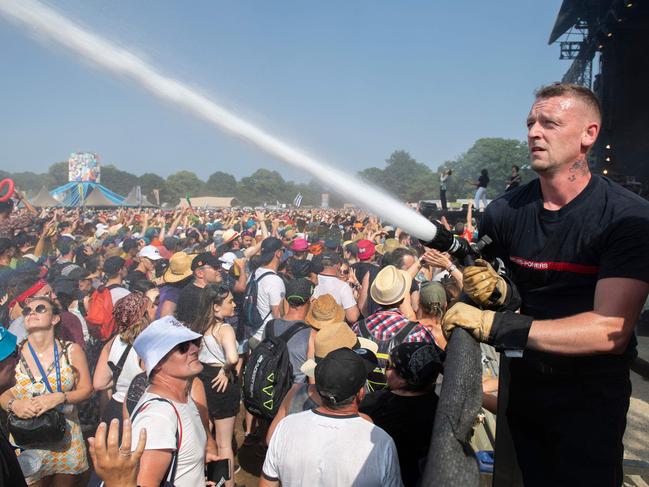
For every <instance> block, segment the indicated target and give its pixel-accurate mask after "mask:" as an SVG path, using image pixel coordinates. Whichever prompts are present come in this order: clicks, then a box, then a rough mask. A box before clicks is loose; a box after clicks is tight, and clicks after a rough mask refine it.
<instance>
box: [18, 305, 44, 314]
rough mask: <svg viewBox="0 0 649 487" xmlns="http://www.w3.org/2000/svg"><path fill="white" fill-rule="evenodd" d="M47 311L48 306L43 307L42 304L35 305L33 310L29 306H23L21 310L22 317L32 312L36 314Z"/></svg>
mask: <svg viewBox="0 0 649 487" xmlns="http://www.w3.org/2000/svg"><path fill="white" fill-rule="evenodd" d="M49 309H50V308H49V307H48V306H45V305H44V304H37V305H36V306H35V307H34V308H32V307H31V306H25V307H24V308H23V316H28V315H29V314H30V313H31V312H32V311H34V312H36V313H38V314H43V313H47V311H49Z"/></svg>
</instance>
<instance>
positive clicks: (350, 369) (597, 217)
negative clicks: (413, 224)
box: [0, 84, 649, 487]
mask: <svg viewBox="0 0 649 487" xmlns="http://www.w3.org/2000/svg"><path fill="white" fill-rule="evenodd" d="M600 120H601V118H600V112H599V104H598V102H597V99H596V98H595V96H594V94H593V93H592V92H590V91H589V90H587V89H585V88H583V87H580V86H575V85H566V84H555V85H551V86H549V87H545V88H542V89H541V90H539V92H538V93H537V94H536V99H535V102H534V105H533V106H532V109H531V111H530V114H529V116H528V121H527V125H528V143H529V147H530V153H531V167H532V169H533V170H535V171H536V172H537V174H538V175H539V178H538V179H536V180H533V181H531V182H530V183H528V184H526V185H524V186H521V187H517V185H518V184H519V182H520V178H518V168H513V169H512V178H511V179H510V181H509V186H510V188H508V189H511V190H510V191H507V192H506V193H505V194H504V195H503V196H502V197H500V198H497V199H496V200H494V201H493V202H492V203H490V204H489V205H488V206H487V208H486V209H485V210H484V212H483V213H482V217H481V221H480V222H479V225H478V222H476V221H475V219H474V218H473V215H472V213H471V212H472V208H471V207H470V206H469V208H468V210H467V211H468V213H467V215H466V217H465V216H464V215H462V218H461V221H457V222H455V221H453V222H450V223H449V222H448V221H446V218H445V217H441V218H440V220H439V221H434V222H433V224H434V225H435V226H436V233H435V237H434V238H433V240H432V241H430V242H426V243H425V245H423V244H422V243H421V242H420V241H418V240H417V239H416V238H413V237H411V236H410V235H408V234H407V233H406V232H404V231H403V230H402V229H400V228H399V227H398V226H394V223H398V222H381V221H380V220H379V219H378V218H377V217H375V216H372V215H367V214H365V213H364V212H362V211H360V210H329V209H286V210H281V209H280V210H273V211H265V210H260V211H252V210H248V211H247V210H245V209H227V210H208V209H202V210H198V209H193V208H188V209H185V210H140V209H120V210H89V209H82V208H76V209H55V208H51V209H43V210H41V211H38V210H36V209H35V208H33V207H32V206H31V205H30V204H29V202H28V201H27V200H25V199H24V197H23V196H22V194H20V193H19V192H16V194H15V203H14V201H13V200H8V201H4V202H1V203H0V324H2V326H1V327H0V391H1V395H0V406H1V408H2V410H3V411H4V413H6V414H5V416H6V419H5V421H4V422H3V423H4V425H3V426H4V427H3V428H2V434H1V435H0V483H2V485H11V486H22V485H36V486H44V487H47V486H57V487H58V486H72V485H83V484H84V483H85V482H86V478H88V481H89V485H100V483H101V482H102V481H103V482H104V485H106V486H108V487H114V486H120V487H130V486H135V485H141V486H144V487H150V486H151V487H153V486H158V485H165V483H166V485H176V486H178V487H190V486H191V487H194V486H197V485H204V484H205V482H206V481H210V482H212V483H213V484H214V482H216V483H218V485H227V486H228V487H232V486H233V485H234V483H235V481H234V473H235V472H236V471H237V468H238V459H237V453H236V445H235V444H234V442H233V436H234V428H235V422H236V418H237V417H243V418H244V429H245V439H244V443H246V444H258V445H263V446H264V447H265V454H264V459H263V467H262V471H261V476H260V481H259V485H262V486H278V485H283V486H298V485H299V486H302V485H336V486H339V485H340V486H347V485H380V486H399V485H402V484H403V485H407V486H409V485H418V484H419V482H421V481H422V475H425V471H426V470H425V469H426V466H425V465H426V460H427V455H428V448H429V445H430V443H431V441H430V440H431V435H432V430H433V422H434V418H435V410H436V408H437V407H438V405H437V404H438V396H437V393H436V386H437V385H438V383H439V382H440V380H443V379H442V377H441V375H442V374H443V367H444V361H445V354H446V348H447V340H449V337H450V336H451V333H452V331H453V329H455V328H457V327H461V328H464V329H466V330H468V331H469V332H470V333H471V334H472V335H473V336H474V337H475V338H476V340H478V341H480V342H484V343H486V344H488V345H491V346H493V347H495V349H496V350H498V351H506V352H512V354H509V355H507V356H506V357H505V356H503V357H502V359H501V368H502V367H505V368H508V369H509V381H510V383H509V391H508V392H509V394H508V405H507V409H506V415H504V418H503V417H501V418H499V419H501V420H506V421H507V422H508V426H509V431H510V433H511V440H512V441H513V445H514V448H515V452H516V460H517V461H518V464H519V466H520V468H521V471H522V475H523V479H524V481H525V484H526V485H543V486H545V485H621V483H622V458H623V445H622V436H623V434H624V429H625V424H626V422H625V419H626V412H627V410H628V407H629V396H630V382H629V367H630V364H631V362H632V361H633V359H634V358H635V356H636V354H637V352H636V351H635V345H636V342H635V339H634V333H633V330H634V326H635V323H636V322H637V318H638V315H639V313H640V310H641V309H642V306H643V304H644V303H645V300H646V298H647V294H648V292H649V280H648V277H647V276H649V259H648V258H647V256H648V255H649V252H648V250H649V248H647V244H646V241H645V240H644V239H642V238H638V235H643V234H645V233H646V232H647V231H648V230H649V218H648V217H647V215H648V214H649V212H648V211H647V208H648V207H649V205H648V204H647V202H646V201H644V200H642V199H640V198H639V197H637V196H635V195H633V194H631V193H629V192H628V191H626V190H624V189H622V188H621V187H619V186H617V185H615V184H614V183H612V182H611V181H610V180H608V179H606V178H604V177H601V176H598V175H595V174H591V172H590V170H589V168H588V163H587V160H586V157H587V154H588V152H589V150H590V148H591V147H592V145H593V144H594V143H595V140H596V139H597V135H598V133H599V127H600V123H601V121H600ZM448 175H450V172H449V173H448V174H447V176H448ZM488 182H489V177H488V174H487V172H486V171H483V172H482V173H481V176H480V177H479V178H478V180H477V181H476V182H475V185H476V187H477V188H478V189H477V193H476V207H477V206H478V205H479V203H480V201H483V203H484V202H485V201H484V194H485V188H486V187H487V184H488ZM15 204H20V207H14V206H15ZM456 214H457V213H456ZM451 223H452V224H451ZM478 226H479V227H480V235H478ZM484 235H488V236H489V237H490V240H491V244H490V245H489V247H487V248H486V250H485V257H486V258H487V259H489V261H487V260H482V259H478V260H476V261H475V262H473V263H468V262H467V264H470V265H467V266H465V267H463V266H462V265H461V264H462V262H460V261H459V260H458V259H457V258H456V257H457V256H460V254H462V252H463V251H462V250H461V249H464V250H466V249H467V247H466V242H471V241H472V240H476V239H477V237H478V236H480V237H482V236H484ZM462 242H464V244H462ZM455 244H459V247H457V248H459V249H460V251H458V253H455V254H454V255H450V254H448V253H445V252H443V251H442V250H445V249H449V250H450V249H451V248H456V246H455ZM463 245H464V246H463ZM492 263H493V264H494V265H495V266H496V268H494V267H493V266H492V265H491V264H492ZM503 264H504V265H505V266H506V267H507V269H508V271H507V272H504V270H503ZM451 343H452V340H451ZM513 356H514V357H516V358H512V357H513ZM483 385H484V389H485V390H488V391H489V393H488V394H485V395H484V397H483V405H484V407H485V408H487V409H490V410H492V411H495V410H496V407H498V404H497V396H494V395H493V393H495V394H497V390H496V388H494V387H493V380H492V379H491V378H488V380H486V381H485V382H484V383H483ZM97 425H99V426H97ZM85 439H88V443H89V449H87V448H86V441H85ZM135 439H137V441H134V440H135ZM132 440H133V441H132ZM17 453H18V455H17ZM88 456H90V459H91V461H89V459H88ZM502 458H504V459H505V460H507V457H506V456H503V457H502ZM206 478H207V480H206Z"/></svg>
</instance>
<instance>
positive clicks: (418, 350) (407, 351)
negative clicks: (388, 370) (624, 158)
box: [390, 342, 445, 386]
mask: <svg viewBox="0 0 649 487" xmlns="http://www.w3.org/2000/svg"><path fill="white" fill-rule="evenodd" d="M444 357H445V353H444V352H443V351H442V350H441V349H440V348H438V347H437V346H435V345H433V344H430V343H424V342H413V343H401V344H400V345H397V346H396V347H394V348H393V349H392V350H391V351H390V363H391V365H392V367H393V368H394V370H395V372H396V373H397V375H399V377H401V378H402V379H404V380H405V381H406V382H407V383H408V384H410V385H412V386H419V385H423V384H426V383H430V382H432V381H434V380H435V379H436V378H437V376H438V375H439V373H440V372H441V371H442V369H443V365H442V364H443V363H444Z"/></svg>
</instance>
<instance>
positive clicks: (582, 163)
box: [568, 159, 588, 182]
mask: <svg viewBox="0 0 649 487" xmlns="http://www.w3.org/2000/svg"><path fill="white" fill-rule="evenodd" d="M568 171H569V172H570V175H569V176H568V181H570V182H574V181H576V180H577V176H578V175H582V176H585V175H587V174H588V161H587V160H586V159H577V160H576V161H575V162H573V163H572V166H570V168H569V169H568Z"/></svg>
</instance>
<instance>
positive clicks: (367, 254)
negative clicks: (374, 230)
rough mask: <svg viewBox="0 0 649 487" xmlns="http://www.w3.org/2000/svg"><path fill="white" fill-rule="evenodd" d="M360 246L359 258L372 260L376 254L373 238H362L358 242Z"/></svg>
mask: <svg viewBox="0 0 649 487" xmlns="http://www.w3.org/2000/svg"><path fill="white" fill-rule="evenodd" d="M356 245H357V246H358V259H359V260H370V259H371V258H372V256H373V255H374V251H375V250H376V247H375V245H374V243H373V242H372V241H371V240H367V239H362V240H359V241H358V242H356Z"/></svg>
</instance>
